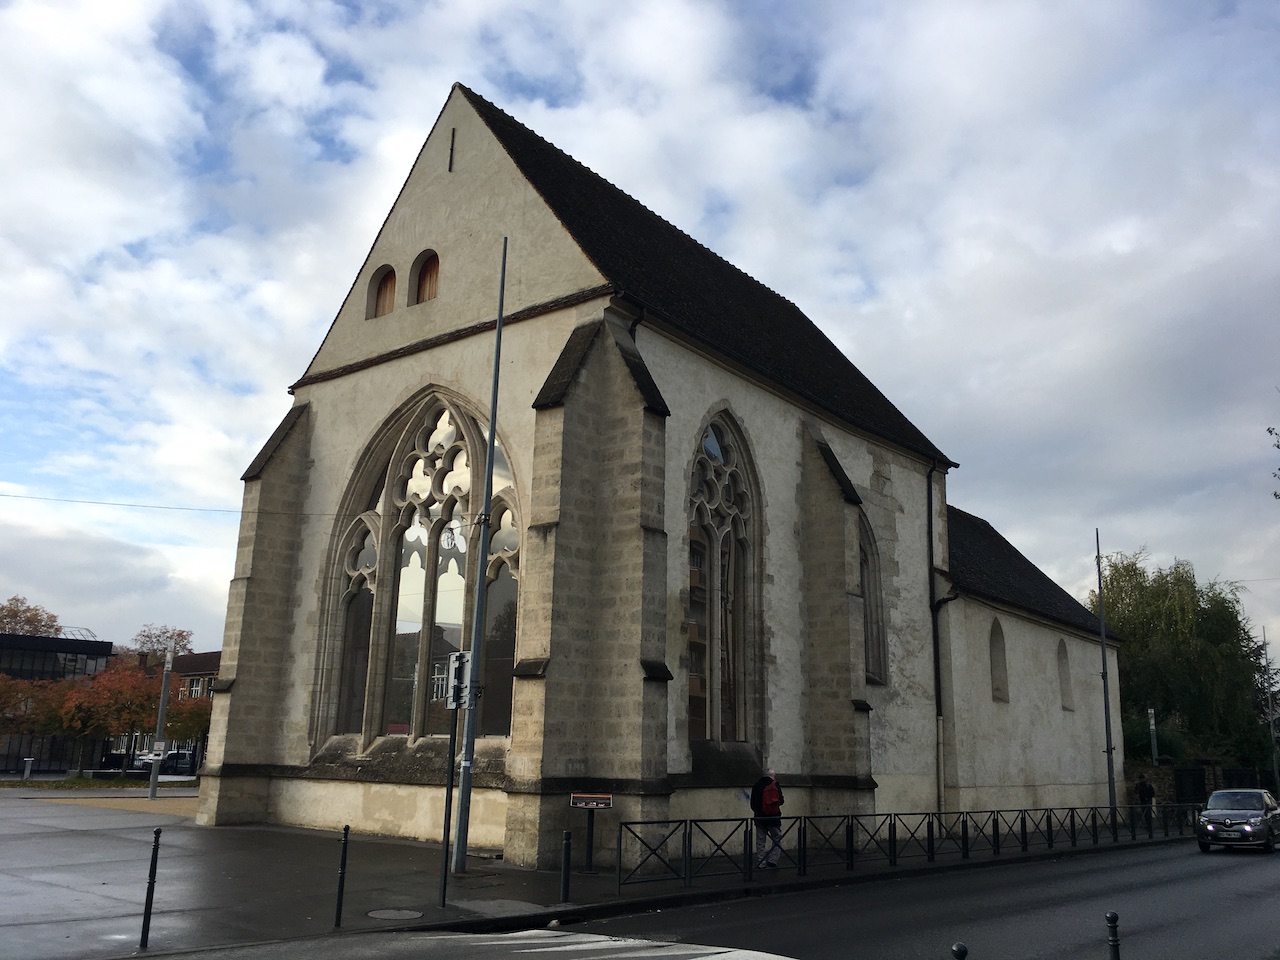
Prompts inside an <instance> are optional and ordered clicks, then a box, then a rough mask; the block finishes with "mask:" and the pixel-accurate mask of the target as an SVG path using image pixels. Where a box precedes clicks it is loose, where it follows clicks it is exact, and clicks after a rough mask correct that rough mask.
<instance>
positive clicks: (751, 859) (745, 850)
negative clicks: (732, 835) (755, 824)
mask: <svg viewBox="0 0 1280 960" xmlns="http://www.w3.org/2000/svg"><path fill="white" fill-rule="evenodd" d="M755 862H756V858H755V851H754V850H753V849H752V846H751V821H750V820H747V821H746V826H744V827H743V828H742V876H743V877H744V878H746V879H747V880H750V879H751V871H752V868H753V867H754V866H755Z"/></svg>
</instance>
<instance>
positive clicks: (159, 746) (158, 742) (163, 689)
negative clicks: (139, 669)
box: [147, 642, 173, 800]
mask: <svg viewBox="0 0 1280 960" xmlns="http://www.w3.org/2000/svg"><path fill="white" fill-rule="evenodd" d="M172 673H173V643H172V642H170V644H169V649H168V650H166V651H165V652H164V679H163V680H161V681H160V712H159V713H158V714H157V715H156V739H155V741H154V742H153V743H152V744H151V787H150V789H149V790H148V791H147V799H148V800H154V799H155V798H156V786H157V785H158V784H159V783H160V767H161V766H162V765H163V764H164V755H165V752H166V749H167V747H168V744H167V743H166V742H165V739H164V721H165V714H166V713H168V712H169V677H170V675H171V674H172ZM156 751H159V756H157V755H156Z"/></svg>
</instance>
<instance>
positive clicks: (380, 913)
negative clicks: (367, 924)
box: [368, 910, 422, 920]
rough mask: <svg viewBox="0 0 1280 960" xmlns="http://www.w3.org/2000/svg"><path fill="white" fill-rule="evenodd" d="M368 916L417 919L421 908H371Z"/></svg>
mask: <svg viewBox="0 0 1280 960" xmlns="http://www.w3.org/2000/svg"><path fill="white" fill-rule="evenodd" d="M368 916H370V917H373V919H375V920H417V919H418V918H419V917H421V916H422V911H421V910H370V911H369V913H368Z"/></svg>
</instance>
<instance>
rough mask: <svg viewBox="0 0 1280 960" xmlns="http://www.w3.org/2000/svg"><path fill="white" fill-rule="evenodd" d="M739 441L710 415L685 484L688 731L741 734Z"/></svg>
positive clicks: (745, 539) (745, 564)
mask: <svg viewBox="0 0 1280 960" xmlns="http://www.w3.org/2000/svg"><path fill="white" fill-rule="evenodd" d="M740 449H741V447H740V445H739V444H738V443H737V442H736V441H735V440H734V439H733V438H732V434H731V433H730V432H729V430H728V428H727V425H726V424H722V423H719V422H716V423H712V424H711V425H710V426H709V427H707V429H706V432H705V433H704V434H703V437H702V442H701V444H700V446H699V450H698V452H697V454H696V455H695V457H694V463H693V476H692V483H691V489H690V508H691V511H690V512H691V518H690V524H689V616H688V618H687V621H686V630H687V633H688V661H689V702H688V717H689V739H690V740H691V741H693V740H713V741H721V742H732V741H742V740H747V739H749V736H748V734H749V731H750V720H751V718H750V717H749V716H748V712H749V705H750V703H751V697H750V688H751V686H752V683H751V677H752V669H751V664H752V658H751V656H750V652H751V651H750V646H749V643H748V636H749V634H750V632H751V631H750V618H751V602H750V597H751V588H752V580H753V577H752V574H751V569H752V566H751V565H752V559H753V556H754V548H753V539H754V538H753V534H752V532H751V531H752V524H753V519H752V497H751V494H750V483H749V481H748V478H747V473H746V469H745V462H744V460H743V458H742V456H741V454H740Z"/></svg>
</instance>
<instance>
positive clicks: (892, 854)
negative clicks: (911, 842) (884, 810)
mask: <svg viewBox="0 0 1280 960" xmlns="http://www.w3.org/2000/svg"><path fill="white" fill-rule="evenodd" d="M897 865H898V818H897V817H896V816H894V815H892V814H890V815H889V866H891V867H896V866H897Z"/></svg>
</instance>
